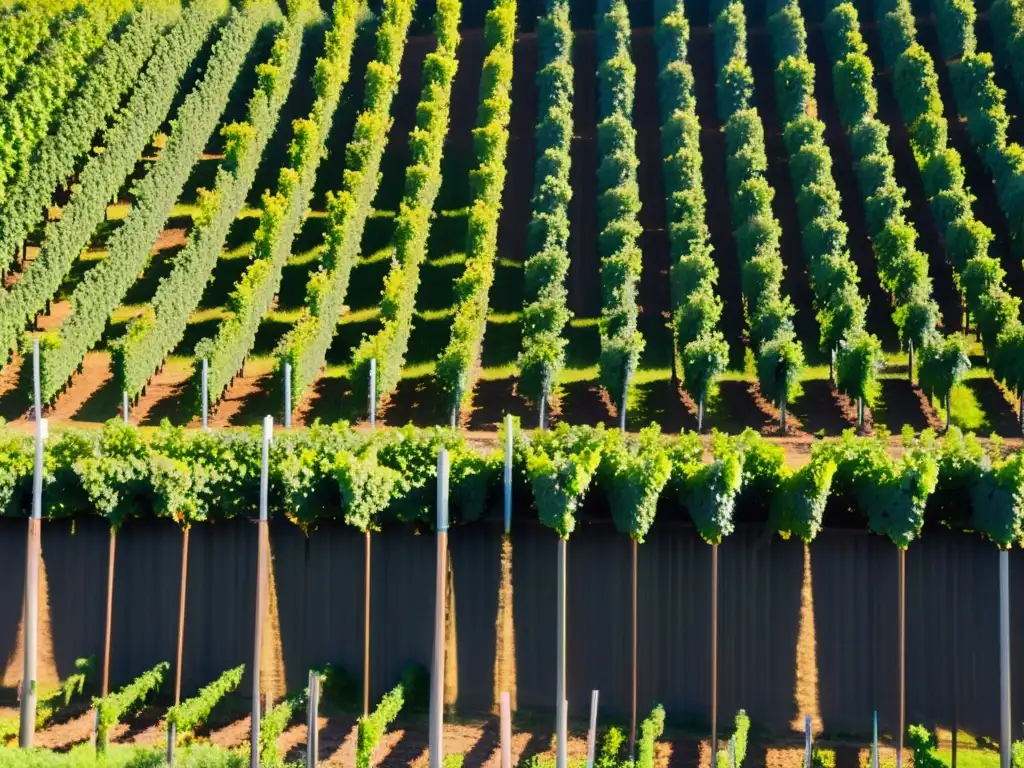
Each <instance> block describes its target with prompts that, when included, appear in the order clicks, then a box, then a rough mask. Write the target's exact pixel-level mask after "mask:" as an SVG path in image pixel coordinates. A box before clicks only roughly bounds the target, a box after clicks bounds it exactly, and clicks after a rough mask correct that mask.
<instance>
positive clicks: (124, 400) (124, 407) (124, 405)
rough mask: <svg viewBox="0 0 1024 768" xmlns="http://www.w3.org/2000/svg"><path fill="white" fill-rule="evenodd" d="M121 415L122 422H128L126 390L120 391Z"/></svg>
mask: <svg viewBox="0 0 1024 768" xmlns="http://www.w3.org/2000/svg"><path fill="white" fill-rule="evenodd" d="M121 416H123V417H124V423H125V424H127V423H128V392H127V391H125V392H122V393H121Z"/></svg>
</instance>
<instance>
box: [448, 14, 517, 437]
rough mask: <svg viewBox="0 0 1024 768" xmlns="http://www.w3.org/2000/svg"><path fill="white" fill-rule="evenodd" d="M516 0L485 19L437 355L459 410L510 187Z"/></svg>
mask: <svg viewBox="0 0 1024 768" xmlns="http://www.w3.org/2000/svg"><path fill="white" fill-rule="evenodd" d="M515 34H516V0H495V3H494V7H493V8H491V10H489V11H488V12H487V16H486V20H485V22H484V40H485V42H486V45H487V56H486V57H485V58H484V63H483V76H482V78H481V82H480V106H479V107H478V108H477V117H476V128H475V129H474V130H473V143H474V147H475V150H476V167H475V168H474V169H473V170H472V171H470V174H469V183H470V188H471V190H472V194H473V199H472V203H471V204H470V207H469V226H468V234H467V236H466V267H465V270H464V271H463V273H462V275H461V276H460V277H459V279H458V280H457V281H456V283H455V294H456V296H457V304H456V307H455V318H454V320H453V321H452V333H451V338H450V340H449V341H448V346H447V347H446V348H445V349H444V351H443V352H442V353H441V355H440V357H439V358H438V361H437V368H436V372H437V383H438V385H439V386H440V388H441V391H442V392H443V393H444V396H445V399H446V401H447V406H448V407H449V408H450V409H452V411H453V419H454V421H456V422H457V421H458V412H459V410H460V409H462V408H463V407H468V406H469V405H470V404H471V403H472V399H473V387H474V385H475V383H476V382H475V381H474V379H475V377H476V376H478V375H479V371H480V349H481V347H482V345H483V340H484V330H485V328H486V325H487V303H488V302H487V299H488V296H489V294H490V290H491V285H493V283H494V262H495V260H496V259H497V255H498V219H499V217H500V215H501V193H502V191H503V190H504V188H505V158H506V156H507V154H508V139H509V130H508V126H509V120H510V119H511V116H512V46H513V44H514V43H515Z"/></svg>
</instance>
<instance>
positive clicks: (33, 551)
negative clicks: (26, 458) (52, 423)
mask: <svg viewBox="0 0 1024 768" xmlns="http://www.w3.org/2000/svg"><path fill="white" fill-rule="evenodd" d="M32 378H33V382H32V385H33V393H34V395H35V404H36V407H35V412H36V413H35V415H36V441H35V465H34V467H33V471H32V517H31V518H29V521H28V541H27V545H26V546H27V551H26V553H25V593H24V600H25V612H24V622H23V623H22V631H23V632H24V639H23V642H22V647H23V649H24V652H25V657H24V660H23V661H24V663H23V666H22V675H21V722H20V723H19V733H18V744H19V745H20V746H21V747H22V748H23V749H27V748H28V747H31V746H32V741H33V739H34V737H35V732H36V666H37V658H36V640H37V637H38V634H39V558H40V549H41V541H40V540H41V537H42V517H43V440H44V438H45V437H46V435H45V430H46V424H45V423H44V421H43V406H42V399H41V398H40V396H39V340H38V339H36V340H35V342H34V343H33V346H32Z"/></svg>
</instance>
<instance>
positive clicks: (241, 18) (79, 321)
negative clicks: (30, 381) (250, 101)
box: [24, 2, 279, 403]
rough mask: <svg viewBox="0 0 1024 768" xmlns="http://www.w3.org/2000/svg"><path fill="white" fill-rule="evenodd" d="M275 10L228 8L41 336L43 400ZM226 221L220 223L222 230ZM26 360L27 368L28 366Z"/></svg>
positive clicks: (115, 299)
mask: <svg viewBox="0 0 1024 768" xmlns="http://www.w3.org/2000/svg"><path fill="white" fill-rule="evenodd" d="M278 14H279V11H278V7H277V4H276V3H267V2H261V3H250V4H249V5H247V6H246V7H245V10H242V11H238V10H235V9H232V11H231V13H230V15H229V20H228V22H227V24H226V25H225V27H224V31H223V33H222V34H221V36H220V38H219V39H218V40H217V42H216V43H215V44H214V46H213V51H212V54H211V56H210V60H209V62H208V63H207V65H206V67H205V68H204V71H203V78H202V80H201V81H200V82H199V84H198V85H197V86H196V88H195V90H193V91H192V92H191V93H189V95H188V96H187V97H186V98H185V100H184V102H182V105H181V107H180V108H179V109H178V112H177V114H176V115H175V118H174V121H173V123H172V126H173V127H172V130H171V134H170V136H169V137H168V139H167V143H166V145H165V146H164V147H163V149H162V150H161V152H160V157H159V159H158V160H157V161H156V162H155V163H153V166H152V168H151V169H150V170H149V172H148V173H147V174H146V176H145V177H143V178H142V179H141V180H140V181H139V182H138V183H137V184H136V185H135V188H134V190H133V195H132V196H133V198H134V199H133V202H132V207H131V209H130V210H129V211H128V216H127V217H126V219H125V220H124V222H123V223H122V224H121V226H120V227H119V228H118V229H117V231H116V232H115V233H114V234H113V236H112V237H111V238H110V240H109V242H108V243H107V256H106V258H105V259H103V261H101V262H100V263H99V264H98V265H96V266H95V267H93V268H92V269H91V270H89V271H88V272H87V273H86V275H85V277H84V278H83V280H82V282H81V283H79V284H78V286H77V287H76V288H75V290H74V292H73V293H72V294H71V311H70V315H69V316H68V317H67V318H66V319H65V320H64V322H63V323H62V324H61V326H60V328H59V329H57V330H55V331H53V332H51V333H47V334H45V335H43V337H42V338H41V340H40V347H41V348H42V349H44V350H45V353H44V354H43V356H42V364H41V366H40V386H41V396H42V399H43V402H47V403H49V402H52V401H53V400H54V399H55V398H56V397H57V395H58V394H59V393H60V392H61V391H63V390H64V388H65V387H66V386H67V384H68V382H69V381H70V379H71V376H72V374H74V372H75V370H76V369H77V368H78V367H79V366H80V365H81V363H82V360H83V358H84V357H85V354H86V352H88V351H89V350H90V349H92V347H94V346H95V345H96V344H97V343H98V342H99V341H100V339H101V338H102V337H103V332H104V330H105V329H106V327H107V323H108V322H109V321H110V314H111V313H112V312H113V311H114V310H115V309H117V307H118V306H120V304H121V300H122V299H123V298H124V297H125V295H126V294H127V293H128V290H129V289H130V288H131V287H132V286H133V285H134V284H135V282H136V281H137V280H138V278H139V275H140V274H142V272H143V271H145V269H146V266H147V265H148V263H149V257H150V254H151V253H152V251H153V244H154V243H155V242H156V240H157V238H158V237H159V236H160V232H161V231H162V230H163V227H164V223H165V222H166V221H167V217H168V216H170V214H171V210H172V209H173V208H174V203H175V202H176V201H177V199H178V195H179V194H181V191H182V189H184V187H185V182H187V181H188V179H189V176H190V175H191V173H192V169H193V168H194V167H195V164H196V163H197V162H198V161H199V157H200V155H201V154H202V152H203V148H204V147H205V146H206V143H207V141H209V139H210V136H211V135H212V134H213V131H214V129H215V128H216V127H217V122H218V121H219V120H220V116H221V115H222V114H223V112H224V109H225V108H226V107H227V104H228V97H229V96H230V94H231V87H232V86H233V85H234V84H235V80H236V79H237V78H238V74H239V72H241V69H242V65H243V64H244V63H245V59H246V57H247V56H248V54H249V50H250V49H251V48H252V45H253V43H254V42H255V41H256V35H257V33H258V32H259V31H260V29H261V28H262V27H263V26H264V25H265V24H267V23H268V22H269V21H271V20H272V19H274V18H275V17H276V15H278ZM209 215H211V214H205V215H204V216H203V217H202V218H207V217H208V216H209ZM230 223H231V222H230V220H229V221H227V222H225V223H224V231H225V235H226V234H227V227H228V226H229V225H230ZM26 346H27V345H26ZM24 368H25V370H26V372H27V370H28V366H24Z"/></svg>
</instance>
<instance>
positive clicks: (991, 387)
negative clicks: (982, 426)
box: [965, 378, 1021, 437]
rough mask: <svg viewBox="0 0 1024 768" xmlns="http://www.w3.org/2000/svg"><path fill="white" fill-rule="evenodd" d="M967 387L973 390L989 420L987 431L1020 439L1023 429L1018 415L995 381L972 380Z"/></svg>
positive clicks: (967, 383)
mask: <svg viewBox="0 0 1024 768" xmlns="http://www.w3.org/2000/svg"><path fill="white" fill-rule="evenodd" d="M965 386H966V387H967V388H968V389H969V390H971V392H972V393H973V394H974V397H975V398H976V399H977V401H978V405H979V406H981V409H982V410H983V411H984V412H985V416H986V417H987V419H988V425H987V426H988V429H987V430H985V431H988V432H990V433H991V434H993V435H999V436H1000V437H1020V433H1021V429H1020V422H1019V420H1018V417H1017V414H1016V413H1015V412H1014V410H1013V408H1012V407H1011V406H1010V404H1009V403H1008V402H1006V398H1005V397H1003V393H1002V391H1001V390H1000V389H999V386H998V385H997V384H996V383H995V381H993V380H992V379H990V378H989V379H970V380H969V381H967V382H965ZM979 431H981V430H979Z"/></svg>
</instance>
